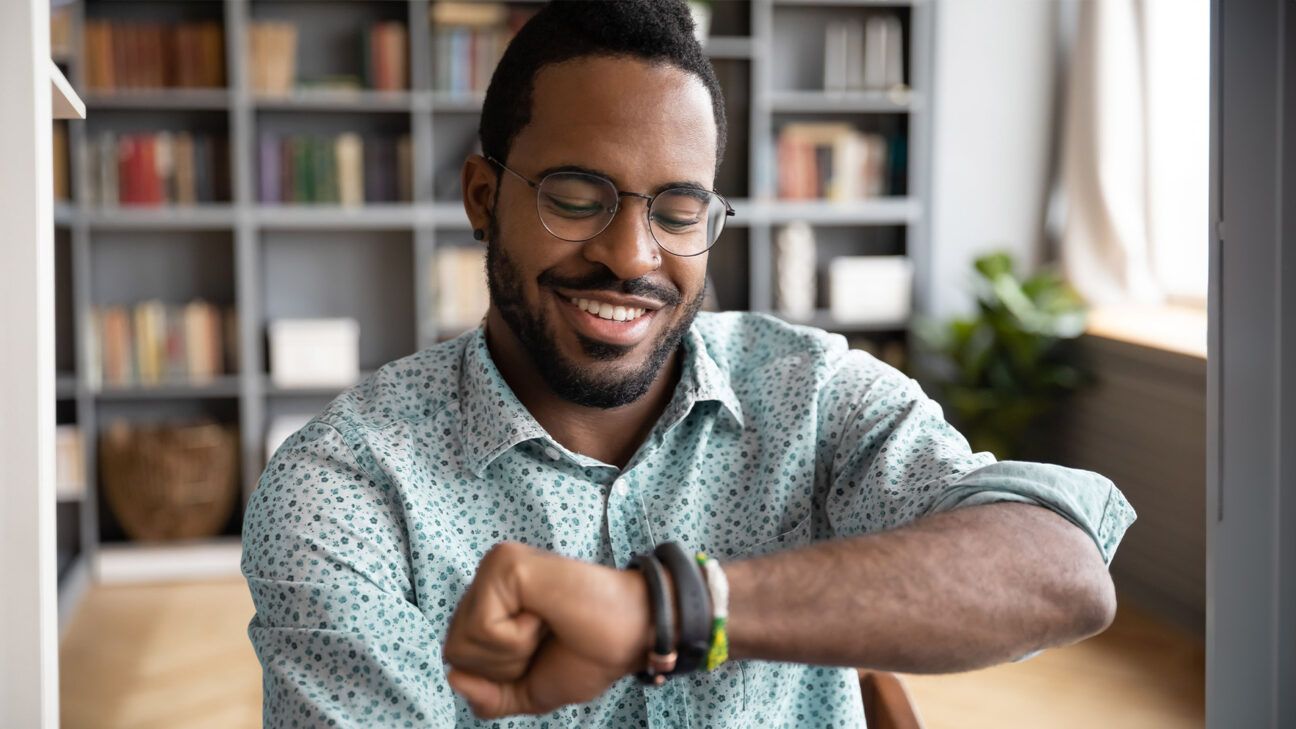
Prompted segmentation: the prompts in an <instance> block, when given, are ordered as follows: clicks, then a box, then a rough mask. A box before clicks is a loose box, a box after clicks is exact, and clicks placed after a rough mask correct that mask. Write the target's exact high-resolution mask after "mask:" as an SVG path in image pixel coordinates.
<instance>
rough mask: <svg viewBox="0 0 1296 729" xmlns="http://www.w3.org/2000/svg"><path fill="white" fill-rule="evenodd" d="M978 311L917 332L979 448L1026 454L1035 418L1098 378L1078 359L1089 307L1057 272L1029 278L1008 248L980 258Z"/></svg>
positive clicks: (947, 398) (942, 388) (940, 386)
mask: <svg viewBox="0 0 1296 729" xmlns="http://www.w3.org/2000/svg"><path fill="white" fill-rule="evenodd" d="M975 269H976V274H977V278H976V295H977V312H976V314H975V315H973V316H971V317H967V318H959V319H954V320H953V321H950V322H947V323H944V324H941V323H938V322H933V321H930V320H920V321H919V322H918V324H917V327H916V332H917V335H918V339H919V342H920V344H921V345H922V346H923V348H924V350H925V351H926V352H927V353H928V355H929V359H930V360H931V364H932V365H933V369H934V372H933V375H934V379H935V381H936V386H937V392H938V396H939V397H940V399H941V400H942V401H943V402H944V403H945V406H946V407H947V408H948V409H949V410H950V416H951V419H952V420H954V422H955V424H956V425H957V426H958V427H959V428H960V430H961V431H962V432H963V434H964V435H965V436H967V438H968V441H969V443H970V444H971V445H972V448H973V449H974V450H978V451H981V450H987V451H990V452H992V453H994V454H995V455H997V456H998V457H999V458H1011V457H1013V456H1014V455H1016V454H1017V453H1019V451H1020V449H1021V447H1022V446H1023V442H1024V438H1025V436H1026V435H1027V433H1028V430H1029V428H1030V427H1031V425H1032V424H1034V423H1036V422H1037V421H1038V420H1039V418H1040V417H1041V416H1043V415H1045V414H1046V413H1048V412H1050V411H1051V410H1053V409H1054V408H1055V407H1056V406H1057V405H1058V403H1059V402H1060V401H1062V400H1063V399H1064V398H1065V397H1066V396H1068V395H1070V394H1071V393H1073V392H1075V391H1076V390H1078V389H1080V388H1081V387H1082V386H1084V385H1085V384H1087V383H1088V382H1090V381H1091V380H1092V377H1091V376H1090V374H1089V373H1088V371H1087V370H1086V368H1084V367H1083V366H1082V365H1081V364H1080V363H1079V362H1077V359H1076V353H1075V350H1074V343H1073V340H1074V339H1075V338H1076V337H1078V336H1080V334H1082V333H1083V332H1084V327H1085V317H1086V306H1085V304H1084V302H1083V301H1082V300H1081V299H1080V297H1079V295H1078V294H1077V293H1076V292H1075V291H1074V290H1073V289H1072V288H1071V287H1070V286H1068V285H1067V284H1066V282H1064V281H1063V280H1062V279H1061V277H1060V276H1059V275H1058V274H1057V273H1056V272H1054V271H1051V270H1044V271H1041V272H1040V273H1037V274H1035V275H1033V276H1031V277H1029V278H1027V279H1025V280H1021V279H1019V278H1018V277H1017V276H1016V275H1015V274H1014V272H1013V260H1012V257H1011V256H1010V255H1009V254H1007V253H992V254H989V255H986V256H982V257H981V258H978V259H977V260H976V263H975Z"/></svg>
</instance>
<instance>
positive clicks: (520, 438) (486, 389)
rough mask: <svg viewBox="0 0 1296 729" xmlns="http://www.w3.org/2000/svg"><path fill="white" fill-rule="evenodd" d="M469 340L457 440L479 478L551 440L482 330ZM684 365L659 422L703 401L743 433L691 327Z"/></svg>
mask: <svg viewBox="0 0 1296 729" xmlns="http://www.w3.org/2000/svg"><path fill="white" fill-rule="evenodd" d="M465 336H467V337H468V342H467V345H466V346H465V348H464V352H463V355H462V357H463V359H462V370H461V373H462V374H461V375H460V377H459V393H458V400H459V409H460V436H461V440H460V442H462V443H464V444H465V445H464V450H465V453H464V462H465V464H466V465H467V466H468V467H469V469H470V470H472V472H473V473H474V474H475V475H476V476H478V477H481V475H482V473H483V472H485V470H486V468H487V467H488V466H489V465H490V464H491V463H492V462H494V461H495V459H496V458H499V457H500V456H501V455H503V454H504V453H505V452H507V451H508V450H509V449H511V448H512V447H513V446H515V445H517V444H519V443H522V442H525V441H528V440H533V439H536V438H541V439H544V440H546V441H550V442H552V439H551V438H550V437H549V434H548V433H547V432H545V429H544V428H543V427H541V425H540V423H538V422H537V421H536V419H535V417H533V416H532V415H531V412H530V411H529V410H527V409H526V406H525V405H523V404H522V402H521V401H520V400H518V398H517V395H515V394H513V388H511V387H509V385H508V383H507V382H505V381H504V376H503V375H501V374H500V371H499V368H497V367H496V366H495V361H494V360H492V359H491V356H490V349H489V347H488V346H487V344H486V328H485V326H478V327H477V328H476V329H475V330H473V331H472V332H470V333H468V334H467V335H465ZM683 344H684V363H683V368H682V370H681V373H680V381H679V384H678V385H677V386H676V389H675V395H674V396H673V397H672V398H671V401H670V404H669V405H667V407H666V410H665V411H664V412H663V413H662V416H661V418H660V421H659V422H660V423H663V424H666V426H667V428H668V429H669V428H671V427H673V426H674V425H675V424H676V423H678V422H679V421H680V420H683V419H684V417H685V416H687V415H688V414H689V412H690V411H691V410H692V409H693V405H695V404H696V403H699V402H705V401H708V400H711V401H716V402H719V403H720V404H721V406H722V409H723V411H724V412H725V413H726V414H727V415H728V422H729V423H730V424H731V425H734V426H736V427H737V428H738V429H740V430H741V429H742V428H743V425H744V421H743V411H742V405H741V404H740V403H739V402H738V396H737V395H736V394H735V393H734V391H733V387H732V386H731V385H730V383H729V376H728V374H727V373H726V372H725V371H724V370H723V369H721V367H720V366H719V365H718V364H716V362H715V360H713V359H712V358H711V355H710V354H709V353H708V352H707V348H706V342H705V340H704V339H703V338H702V335H701V334H699V333H698V331H697V328H696V327H690V328H689V331H688V332H687V334H686V335H685V336H684V340H683Z"/></svg>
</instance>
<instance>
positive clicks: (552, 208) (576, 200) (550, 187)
mask: <svg viewBox="0 0 1296 729" xmlns="http://www.w3.org/2000/svg"><path fill="white" fill-rule="evenodd" d="M537 192H538V193H539V194H538V195H537V198H536V204H537V205H539V207H540V222H542V223H544V226H545V228H547V229H548V230H549V232H550V233H553V234H554V235H556V236H558V237H559V238H562V239H563V240H570V241H583V240H589V239H590V238H593V237H594V236H596V235H598V234H599V233H601V232H603V229H604V228H606V227H607V224H608V221H610V220H611V219H612V211H613V210H614V209H616V203H617V194H616V188H614V187H613V186H612V183H611V182H609V181H607V180H605V179H603V178H601V177H594V176H592V175H585V174H581V173H579V172H555V173H554V174H552V175H549V176H547V177H545V178H544V179H543V180H541V181H540V188H539V190H537Z"/></svg>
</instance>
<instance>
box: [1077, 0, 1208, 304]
mask: <svg viewBox="0 0 1296 729" xmlns="http://www.w3.org/2000/svg"><path fill="white" fill-rule="evenodd" d="M1076 11H1077V13H1078V14H1077V17H1076V23H1075V34H1074V45H1073V50H1072V54H1071V59H1070V63H1069V68H1068V75H1067V80H1066V84H1067V89H1066V104H1065V115H1064V119H1063V131H1062V145H1063V146H1062V159H1061V174H1060V185H1059V194H1060V202H1061V207H1062V216H1063V223H1062V226H1061V233H1060V242H1061V246H1060V253H1061V259H1062V267H1063V271H1064V273H1065V275H1066V276H1067V278H1068V280H1069V281H1070V282H1071V283H1072V285H1074V286H1075V287H1076V289H1077V290H1079V292H1080V293H1081V294H1082V295H1083V296H1084V297H1085V298H1086V299H1087V300H1088V301H1089V302H1090V303H1091V304H1094V305H1109V304H1125V303H1135V304H1148V303H1160V302H1162V301H1164V300H1165V299H1166V298H1167V297H1173V298H1176V299H1184V298H1188V299H1196V298H1200V299H1201V300H1202V301H1204V299H1205V290H1206V260H1207V250H1208V249H1207V238H1206V236H1207V207H1206V205H1207V199H1208V190H1207V179H1208V178H1207V175H1208V156H1209V146H1208V134H1209V123H1208V120H1209V116H1208V98H1209V97H1208V82H1209V79H1208V70H1209V55H1208V51H1209V48H1208V43H1209V29H1208V23H1209V7H1208V5H1207V2H1206V0H1081V2H1079V4H1078V7H1077V8H1076Z"/></svg>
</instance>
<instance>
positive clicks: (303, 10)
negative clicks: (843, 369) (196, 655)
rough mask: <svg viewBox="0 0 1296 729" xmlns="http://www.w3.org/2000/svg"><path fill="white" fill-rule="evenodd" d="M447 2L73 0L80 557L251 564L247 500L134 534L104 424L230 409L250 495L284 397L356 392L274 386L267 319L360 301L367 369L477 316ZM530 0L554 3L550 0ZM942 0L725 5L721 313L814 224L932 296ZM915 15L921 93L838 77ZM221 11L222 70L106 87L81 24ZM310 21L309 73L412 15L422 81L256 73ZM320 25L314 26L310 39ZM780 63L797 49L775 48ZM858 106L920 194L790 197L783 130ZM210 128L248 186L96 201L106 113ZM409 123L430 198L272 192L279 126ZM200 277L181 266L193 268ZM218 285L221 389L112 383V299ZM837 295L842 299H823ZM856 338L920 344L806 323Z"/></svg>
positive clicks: (72, 516) (330, 72) (183, 573)
mask: <svg viewBox="0 0 1296 729" xmlns="http://www.w3.org/2000/svg"><path fill="white" fill-rule="evenodd" d="M435 4H436V3H435V2H434V0H333V1H331V2H328V3H317V2H309V1H306V0H188V1H186V2H180V1H178V0H141V1H140V2H132V3H120V2H112V1H111V0H75V1H74V2H72V4H71V5H70V10H71V22H70V27H71V37H72V48H71V51H70V52H68V53H64V54H61V55H60V56H59V58H58V60H59V64H60V66H61V68H62V69H63V70H64V72H66V73H67V75H68V77H69V78H70V79H72V81H73V85H74V86H75V87H76V88H78V89H86V90H87V92H86V93H85V94H83V98H84V99H85V102H86V106H87V108H88V113H89V118H88V120H87V121H84V122H72V123H71V124H70V125H69V127H68V140H69V146H70V149H69V154H68V158H69V160H70V163H69V165H70V180H71V200H70V201H66V202H61V203H60V204H58V205H56V208H55V225H56V248H57V252H58V258H57V267H58V281H59V297H58V302H59V305H58V309H59V310H58V312H57V316H58V327H59V336H58V343H59V347H58V366H59V376H58V380H57V382H58V388H57V390H58V395H57V397H58V400H59V422H60V423H75V424H77V425H78V426H79V427H80V428H81V431H82V439H83V444H84V445H83V448H84V451H85V463H86V464H87V469H86V473H87V483H86V489H85V494H84V496H83V497H81V498H80V499H76V500H73V501H71V502H69V503H67V504H64V505H63V506H61V507H60V509H61V511H60V514H63V513H64V511H66V512H67V514H66V515H65V518H62V519H61V521H60V531H61V537H60V543H61V544H62V543H63V541H64V540H63V534H62V533H63V532H68V531H69V530H71V531H73V532H75V533H74V534H68V535H67V540H66V541H67V542H68V543H69V544H72V545H74V546H73V547H69V549H71V550H72V551H73V553H74V556H73V557H70V558H69V560H68V564H69V565H71V567H69V570H72V569H74V568H75V569H78V570H81V571H82V572H83V573H87V574H89V575H90V576H91V579H93V580H94V581H96V582H111V581H117V580H126V579H171V578H177V579H182V578H189V577H192V576H194V575H195V574H199V573H201V574H203V575H209V574H217V573H221V572H222V571H225V572H227V573H229V574H236V573H237V564H238V560H237V553H238V550H239V544H238V529H239V520H240V518H241V507H240V509H238V510H237V511H236V514H235V515H234V517H233V518H232V519H231V522H230V524H229V525H228V528H227V529H226V530H225V533H223V534H221V535H219V536H217V537H214V538H212V539H210V540H205V541H201V542H198V543H184V544H176V545H140V544H134V543H132V542H129V541H127V540H125V539H124V537H123V534H122V532H121V529H120V527H119V526H118V525H116V523H115V520H114V518H113V516H112V515H111V514H110V513H108V509H107V507H106V504H105V503H104V502H103V499H102V497H101V496H100V489H98V488H97V486H96V468H95V467H94V465H93V464H95V463H96V462H97V459H96V440H97V438H98V435H99V433H100V431H101V430H102V429H103V428H104V427H106V424H107V423H108V422H109V421H110V420H112V419H114V418H119V417H120V418H126V419H128V420H139V421H156V420H165V419H169V418H173V417H184V416H189V415H196V414H201V415H209V416H212V417H215V418H217V419H218V420H220V421H222V422H225V423H228V424H231V425H233V426H236V427H237V429H238V433H239V442H240V453H239V455H240V476H241V486H242V495H243V501H244V502H246V498H247V496H248V494H250V492H251V490H252V489H253V488H254V487H255V485H256V482H257V479H258V477H259V476H260V473H261V470H262V468H263V466H264V463H265V459H266V457H267V454H266V453H264V446H263V442H264V436H265V433H266V429H267V427H268V425H269V423H270V421H271V420H272V419H273V418H275V417H276V416H281V415H308V414H312V413H315V412H318V411H319V410H321V409H322V408H323V407H324V406H325V405H326V404H327V403H328V402H329V400H331V399H332V398H333V397H334V396H335V395H336V394H337V393H338V392H339V390H337V389H333V388H306V389H292V388H279V387H276V386H274V385H273V384H272V383H271V381H270V378H269V377H268V362H267V353H266V350H267V342H266V325H267V322H268V321H270V320H271V319H274V318H278V317H290V316H350V317H354V318H356V319H357V320H359V321H360V324H361V350H360V358H361V362H360V366H361V370H362V374H368V373H369V372H371V371H373V370H375V369H377V368H378V367H380V366H381V365H383V364H384V363H386V362H387V361H390V360H392V359H396V358H398V357H401V356H403V355H406V354H409V353H412V352H414V351H416V350H417V349H419V348H422V347H425V346H428V345H431V344H433V343H435V342H437V341H439V340H441V339H443V338H446V337H449V336H453V335H455V334H458V333H459V331H460V329H459V328H457V327H456V328H452V329H445V328H442V327H439V326H438V324H437V316H436V313H437V312H436V295H435V292H434V291H432V290H431V287H432V285H433V282H434V281H435V276H434V275H433V273H432V265H433V263H434V261H435V260H436V255H437V251H438V250H439V249H440V248H442V247H446V246H470V245H472V244H473V241H472V239H471V236H470V231H469V226H468V221H467V218H466V216H465V214H464V211H463V207H462V203H461V202H460V199H459V192H458V182H457V180H458V170H459V166H460V164H461V162H462V159H463V157H464V155H465V154H466V153H467V152H469V151H470V148H471V145H472V143H473V141H474V139H475V130H476V125H477V121H478V114H479V111H480V107H481V103H482V97H483V95H482V94H481V93H480V92H473V91H468V92H450V91H444V90H439V89H438V88H436V85H435V84H436V78H437V76H436V71H435V67H434V66H435V62H436V59H437V55H436V52H437V51H436V48H434V45H435V41H436V37H437V36H436V34H435V31H434V29H433V28H432V27H431V25H430V23H429V20H428V19H429V11H430V8H431V7H432V6H433V5H435ZM507 5H508V6H510V7H514V6H522V7H526V6H530V7H536V6H537V5H538V3H537V2H533V1H532V0H524V1H519V2H509V3H507ZM934 5H935V0H907V1H903V0H896V1H892V2H882V1H879V0H720V1H718V2H716V3H715V5H714V7H713V11H712V19H711V35H710V37H709V38H708V41H707V43H706V44H705V48H706V50H707V53H708V54H709V56H710V57H711V58H712V59H713V63H714V64H715V67H716V72H717V76H718V77H719V79H720V81H721V84H722V86H723V88H724V90H725V94H726V103H727V111H728V116H729V126H730V138H729V152H728V155H727V159H726V161H725V163H724V165H723V167H722V169H721V171H720V174H719V175H718V177H717V189H719V190H721V191H722V192H723V193H725V194H726V196H727V197H729V199H730V200H731V202H732V203H733V205H734V207H735V209H736V211H737V216H736V217H735V218H733V219H731V221H730V223H729V227H728V228H727V229H726V231H725V233H724V237H723V239H722V240H721V242H720V243H719V244H718V245H717V247H716V248H715V249H713V252H712V254H711V261H710V271H711V277H712V283H713V286H714V290H715V293H716V299H717V301H718V304H719V307H720V308H722V309H751V310H755V311H766V312H773V311H775V310H776V298H775V297H776V286H775V280H776V274H777V261H776V257H775V254H774V240H775V238H776V236H777V233H778V231H779V230H780V228H781V227H782V226H785V225H787V224H789V223H791V222H793V221H806V222H807V223H809V224H810V225H811V226H812V227H813V228H814V230H815V232H816V236H817V240H818V241H819V246H818V250H819V253H818V255H819V256H820V258H821V259H822V260H820V261H819V264H820V266H821V267H822V264H824V263H826V259H827V257H829V256H831V255H839V254H850V255H868V254H874V253H877V254H887V255H896V254H902V255H907V256H909V257H910V258H912V259H913V260H914V267H915V271H916V274H915V284H914V285H915V291H916V296H917V298H918V301H919V307H921V301H922V298H923V292H924V287H925V284H926V280H925V277H926V274H925V271H926V268H927V266H926V264H925V261H924V251H925V249H926V240H925V229H926V220H925V207H926V206H925V200H926V196H927V180H926V168H927V159H928V154H929V152H928V145H929V142H928V138H929V134H928V126H929V121H928V114H927V109H926V106H927V104H926V100H927V99H928V98H929V95H930V78H929V75H930V67H931V64H930V57H931V48H930V42H931V40H930V39H931V23H932V14H933V11H934ZM876 13H893V14H896V15H898V16H899V17H900V20H901V24H902V26H903V29H904V38H905V78H906V82H907V86H908V88H907V90H905V91H903V92H863V91H861V92H827V91H822V90H816V87H821V86H822V85H823V83H822V76H823V69H822V66H823V62H824V61H823V57H822V53H823V49H822V46H823V34H824V32H825V28H826V27H828V26H829V25H832V24H834V23H837V22H839V21H842V20H844V19H849V18H852V17H868V16H869V14H876ZM105 20H106V21H118V22H140V23H148V22H161V23H210V22H215V23H218V24H219V26H220V28H221V30H222V33H223V56H222V58H221V60H222V61H223V63H224V67H223V77H224V78H225V79H226V81H227V83H226V84H224V85H223V86H220V87H212V88H166V89H139V88H134V89H128V90H120V91H104V90H102V89H96V88H89V87H87V85H86V81H87V69H86V63H85V62H84V61H83V60H82V59H83V53H84V51H83V48H84V45H83V38H84V35H85V29H86V27H87V24H88V23H92V22H95V21H105ZM263 21H272V22H273V21H278V22H289V23H293V24H295V25H296V26H297V28H298V35H299V38H301V39H309V43H308V44H305V45H299V48H298V54H297V72H298V76H299V77H302V78H306V77H310V78H328V77H334V76H337V75H340V74H347V73H359V72H360V69H359V68H358V67H356V64H351V65H348V61H347V59H348V58H350V59H354V57H355V55H356V52H355V47H356V46H355V44H356V42H357V41H356V39H355V36H356V31H355V29H356V28H364V27H369V26H370V25H371V24H373V23H377V22H391V21H398V22H401V23H404V24H405V27H406V28H407V29H408V34H407V39H408V42H407V44H406V54H407V55H406V62H407V63H408V80H409V84H408V88H407V89H405V90H399V91H376V90H371V89H367V88H331V87H319V86H313V87H310V88H295V89H293V90H291V92H289V93H285V94H269V93H263V92H258V91H255V90H254V89H253V88H252V83H251V81H250V75H251V69H250V68H249V65H250V64H249V60H248V54H249V50H250V44H249V29H250V27H251V26H252V24H253V23H256V22H263ZM301 43H302V41H300V40H299V44H301ZM775 59H777V62H776V60H775ZM826 120H831V121H847V122H851V123H853V124H856V125H858V126H860V127H861V128H863V129H866V130H879V129H880V130H884V131H885V130H891V131H894V132H896V133H899V134H902V135H904V137H905V138H906V139H907V143H908V153H907V162H906V170H905V171H906V178H907V181H906V183H905V189H903V190H902V191H900V193H901V194H895V195H890V196H886V197H877V198H872V199H864V200H857V201H853V202H828V201H822V200H781V199H778V198H777V177H776V172H775V166H776V163H777V150H776V142H775V140H776V136H777V133H778V131H779V130H780V129H781V128H782V127H783V125H785V124H787V123H792V122H798V121H812V122H813V121H826ZM182 130H188V131H194V132H209V133H213V134H218V135H223V136H224V137H225V138H227V140H228V157H229V158H228V160H226V161H225V162H226V163H227V164H228V171H227V172H228V178H229V196H228V200H227V201H222V202H219V203H212V204H203V205H193V206H185V207H115V206H110V205H108V206H106V205H103V204H100V203H99V202H98V201H97V200H96V199H93V198H92V197H91V192H92V191H93V187H92V185H91V184H90V182H89V180H88V179H87V176H88V174H89V169H88V163H87V160H86V152H87V151H88V150H89V149H90V148H91V146H90V145H92V144H93V143H94V142H95V140H96V139H97V138H98V137H97V135H101V134H102V133H103V132H105V131H107V132H114V133H130V132H135V131H172V132H175V131H182ZM347 131H354V132H357V133H359V134H360V135H362V136H365V135H389V136H396V135H400V136H403V135H407V136H408V137H409V140H410V142H409V144H410V156H411V160H410V167H411V175H410V180H409V187H410V190H409V195H410V198H411V199H410V200H408V201H403V202H385V203H369V204H365V205H362V206H344V205H339V204H331V203H328V204H311V205H302V204H264V203H262V202H260V201H259V200H260V199H261V198H260V196H259V189H258V185H259V180H260V171H259V169H258V167H259V162H260V157H259V143H260V140H261V139H262V135H263V134H265V133H267V132H269V133H276V134H284V135H288V134H306V135H323V136H331V135H336V134H339V133H342V132H347ZM177 272H179V273H177ZM196 296H204V297H206V298H208V299H211V300H213V301H215V302H218V303H220V304H223V305H230V306H233V307H234V308H235V309H236V311H237V337H236V340H237V350H238V358H237V366H236V367H235V368H234V371H233V372H230V373H227V374H224V375H221V376H219V377H217V378H216V379H214V380H210V381H206V382H204V383H202V384H190V383H185V382H169V383H166V384H164V385H161V386H151V387H145V386H129V387H124V386H114V387H109V386H101V385H98V384H96V383H95V382H94V381H93V380H92V378H91V377H90V376H89V367H90V363H91V358H90V357H91V355H90V352H89V351H88V347H89V345H88V342H87V332H88V330H89V327H90V323H91V320H90V312H91V308H92V307H93V306H95V305H98V304H103V303H105V302H109V301H124V300H126V299H128V298H130V297H135V298H137V299H144V298H148V297H162V298H165V299H167V300H169V301H173V302H175V303H182V302H184V301H186V300H189V299H192V298H194V297H196ZM821 298H822V297H821ZM799 321H800V322H801V323H808V324H812V325H815V326H819V327H822V328H825V329H829V330H834V331H839V332H841V333H843V334H846V335H848V336H850V337H853V338H861V337H862V338H865V339H869V340H876V341H882V342H893V343H894V342H900V343H901V344H903V343H904V342H905V341H906V340H907V331H906V324H905V323H904V322H896V323H895V324H894V326H892V325H886V326H877V325H871V326H851V325H846V324H842V323H839V322H836V321H834V320H833V318H832V316H831V314H830V313H829V312H828V308H827V305H826V303H825V302H823V301H820V302H818V305H817V307H816V309H815V311H814V312H813V314H812V315H810V316H809V317H803V318H801V319H800V320H799Z"/></svg>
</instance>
